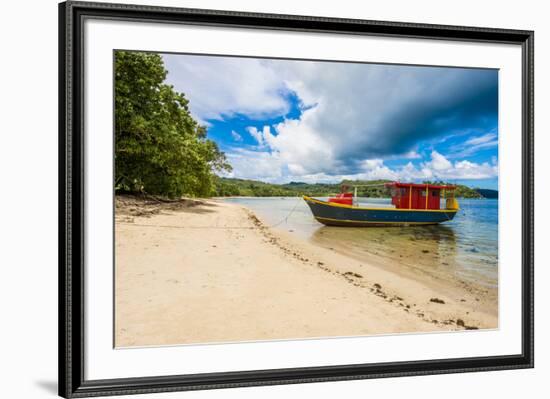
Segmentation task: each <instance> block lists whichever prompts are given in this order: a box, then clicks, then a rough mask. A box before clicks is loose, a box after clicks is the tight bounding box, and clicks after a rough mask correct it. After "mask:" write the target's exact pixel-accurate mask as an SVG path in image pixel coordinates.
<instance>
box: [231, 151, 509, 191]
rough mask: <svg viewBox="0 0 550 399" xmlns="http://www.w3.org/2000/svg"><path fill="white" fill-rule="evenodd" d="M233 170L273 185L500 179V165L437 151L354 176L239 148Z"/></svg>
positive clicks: (380, 163)
mask: <svg viewBox="0 0 550 399" xmlns="http://www.w3.org/2000/svg"><path fill="white" fill-rule="evenodd" d="M227 155H228V158H229V161H230V162H231V164H232V165H233V171H232V172H231V173H229V174H226V175H225V176H227V177H239V178H244V179H260V180H263V181H267V182H272V183H287V182H290V181H302V182H306V183H320V182H333V183H334V182H339V181H342V180H344V179H349V180H376V179H385V180H393V181H402V182H411V181H423V180H450V181H452V180H476V179H490V178H494V177H497V176H498V165H497V164H489V163H488V162H484V163H475V162H470V161H467V160H462V161H456V162H454V163H453V162H450V161H449V160H448V159H447V158H445V157H444V156H443V155H441V154H439V153H438V152H436V151H433V152H432V154H431V159H430V160H429V161H427V162H422V163H420V164H419V165H418V166H415V165H414V164H413V163H412V162H408V163H407V164H406V165H405V166H402V167H397V168H393V169H392V168H390V167H388V166H387V165H385V164H384V160H382V159H365V160H363V161H362V162H361V163H360V164H359V171H358V172H357V173H353V174H345V173H343V174H335V173H325V172H316V173H315V172H309V171H308V170H307V169H305V168H303V167H302V166H301V165H300V164H288V163H287V162H286V161H285V159H284V157H282V156H281V154H280V153H278V152H271V153H270V152H263V151H249V150H243V149H235V150H234V151H233V152H230V153H228V154H227Z"/></svg>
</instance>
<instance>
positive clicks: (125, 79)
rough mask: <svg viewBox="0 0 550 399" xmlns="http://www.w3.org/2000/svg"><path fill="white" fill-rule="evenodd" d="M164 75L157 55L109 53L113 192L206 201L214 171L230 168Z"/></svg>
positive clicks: (180, 94)
mask: <svg viewBox="0 0 550 399" xmlns="http://www.w3.org/2000/svg"><path fill="white" fill-rule="evenodd" d="M166 76H167V70H166V69H165V67H164V63H163V60H162V57H161V56H160V55H158V54H150V53H141V52H129V51H117V52H116V53H115V188H117V189H125V190H129V191H133V192H147V193H150V194H159V195H164V196H168V197H172V198H174V197H179V196H182V195H188V196H209V195H211V194H212V193H213V192H214V189H215V187H214V177H215V176H214V172H215V171H221V170H231V166H230V165H229V164H228V163H227V160H226V158H225V155H224V153H223V152H221V151H220V150H219V149H218V147H217V145H216V143H214V142H213V141H211V140H208V139H207V138H206V129H205V128H204V127H203V126H200V125H199V124H198V123H197V122H196V121H195V120H194V119H193V118H192V116H191V114H190V113H189V108H188V100H187V99H186V98H185V96H184V94H182V93H177V92H176V91H175V90H174V88H173V87H172V86H170V85H167V84H165V83H164V81H165V79H166Z"/></svg>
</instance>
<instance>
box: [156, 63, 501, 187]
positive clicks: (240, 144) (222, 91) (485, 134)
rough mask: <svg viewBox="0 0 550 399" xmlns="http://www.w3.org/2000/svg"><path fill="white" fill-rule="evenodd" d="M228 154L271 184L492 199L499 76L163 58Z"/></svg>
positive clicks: (239, 168) (237, 167) (243, 174)
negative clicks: (421, 190)
mask: <svg viewBox="0 0 550 399" xmlns="http://www.w3.org/2000/svg"><path fill="white" fill-rule="evenodd" d="M163 58H164V61H165V64H166V68H167V70H168V77H167V82H168V83H169V84H172V85H173V86H174V87H175V89H176V90H177V91H179V92H182V93H184V94H185V95H186V97H187V98H188V99H189V101H190V103H189V107H190V110H191V113H192V114H193V116H194V117H195V118H196V119H197V120H199V121H200V122H201V123H202V124H204V125H206V126H207V127H208V137H209V138H210V139H212V140H214V141H216V142H217V143H218V145H219V147H220V148H221V149H222V150H223V151H224V152H225V153H226V155H227V157H228V159H229V162H230V163H231V165H232V166H233V171H232V172H230V173H228V174H226V176H229V177H238V178H246V179H256V180H262V181H267V182H274V183H286V182H290V181H305V182H312V183H314V182H339V181H341V180H342V179H344V178H346V179H379V178H383V179H390V180H398V181H403V182H408V181H414V182H419V181H423V180H445V181H451V182H455V183H460V184H466V185H469V186H471V187H481V188H493V189H496V188H498V71H496V70H482V69H466V68H441V67H419V66H402V65H381V64H358V63H338V62H319V61H297V60H272V59H256V58H238V57H215V56H197V55H176V54H170V55H163Z"/></svg>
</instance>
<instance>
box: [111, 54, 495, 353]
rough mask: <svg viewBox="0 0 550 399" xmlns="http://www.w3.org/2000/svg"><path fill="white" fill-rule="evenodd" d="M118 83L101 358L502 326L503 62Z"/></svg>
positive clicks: (188, 74)
mask: <svg viewBox="0 0 550 399" xmlns="http://www.w3.org/2000/svg"><path fill="white" fill-rule="evenodd" d="M113 74H114V132H113V134H114V165H115V170H114V177H113V191H114V211H115V212H114V213H115V216H114V218H115V220H114V229H115V234H114V252H115V254H114V279H115V286H114V304H113V306H114V328H115V331H114V332H113V333H114V346H115V347H116V348H131V347H146V346H163V345H189V344H216V343H231V342H252V341H269V340H299V339H313V338H334V337H350V338H352V337H365V336H373V335H382V334H425V333H451V332H453V333H457V332H458V333H461V334H475V333H476V331H479V330H491V329H498V327H499V317H498V311H499V306H498V305H499V304H498V298H499V286H498V281H499V279H498V276H499V271H498V249H499V247H498V228H499V202H498V201H499V200H498V186H499V173H498V170H499V168H498V162H499V160H498V159H499V157H498V97H499V93H498V81H499V80H498V79H499V77H498V76H499V75H498V70H496V69H483V68H466V67H456V66H424V65H402V64H381V63H380V64H378V63H359V62H341V61H334V60H298V59H274V58H257V57H240V56H227V55H199V54H176V53H170V54H169V53H152V52H142V51H126V50H117V51H114V53H113Z"/></svg>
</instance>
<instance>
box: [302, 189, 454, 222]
mask: <svg viewBox="0 0 550 399" xmlns="http://www.w3.org/2000/svg"><path fill="white" fill-rule="evenodd" d="M385 186H386V187H388V188H389V189H391V205H390V206H359V205H358V203H357V187H361V186H359V185H357V186H354V187H355V191H354V194H352V193H350V192H343V193H341V194H339V195H337V196H336V197H332V198H329V200H328V201H322V200H319V199H316V198H311V197H308V196H303V198H304V200H305V201H306V203H307V204H308V205H309V208H310V209H311V212H312V213H313V216H314V217H315V219H317V221H319V222H321V223H323V224H325V225H327V226H352V227H367V226H388V225H389V226H412V225H431V224H438V223H443V222H447V221H450V220H453V218H454V217H455V215H456V213H457V212H458V211H459V205H458V201H457V200H456V198H455V197H454V190H455V189H456V186H451V185H435V184H414V183H398V182H394V183H386V184H385ZM442 197H443V198H444V199H445V202H444V204H445V207H444V209H441V198H442Z"/></svg>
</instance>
